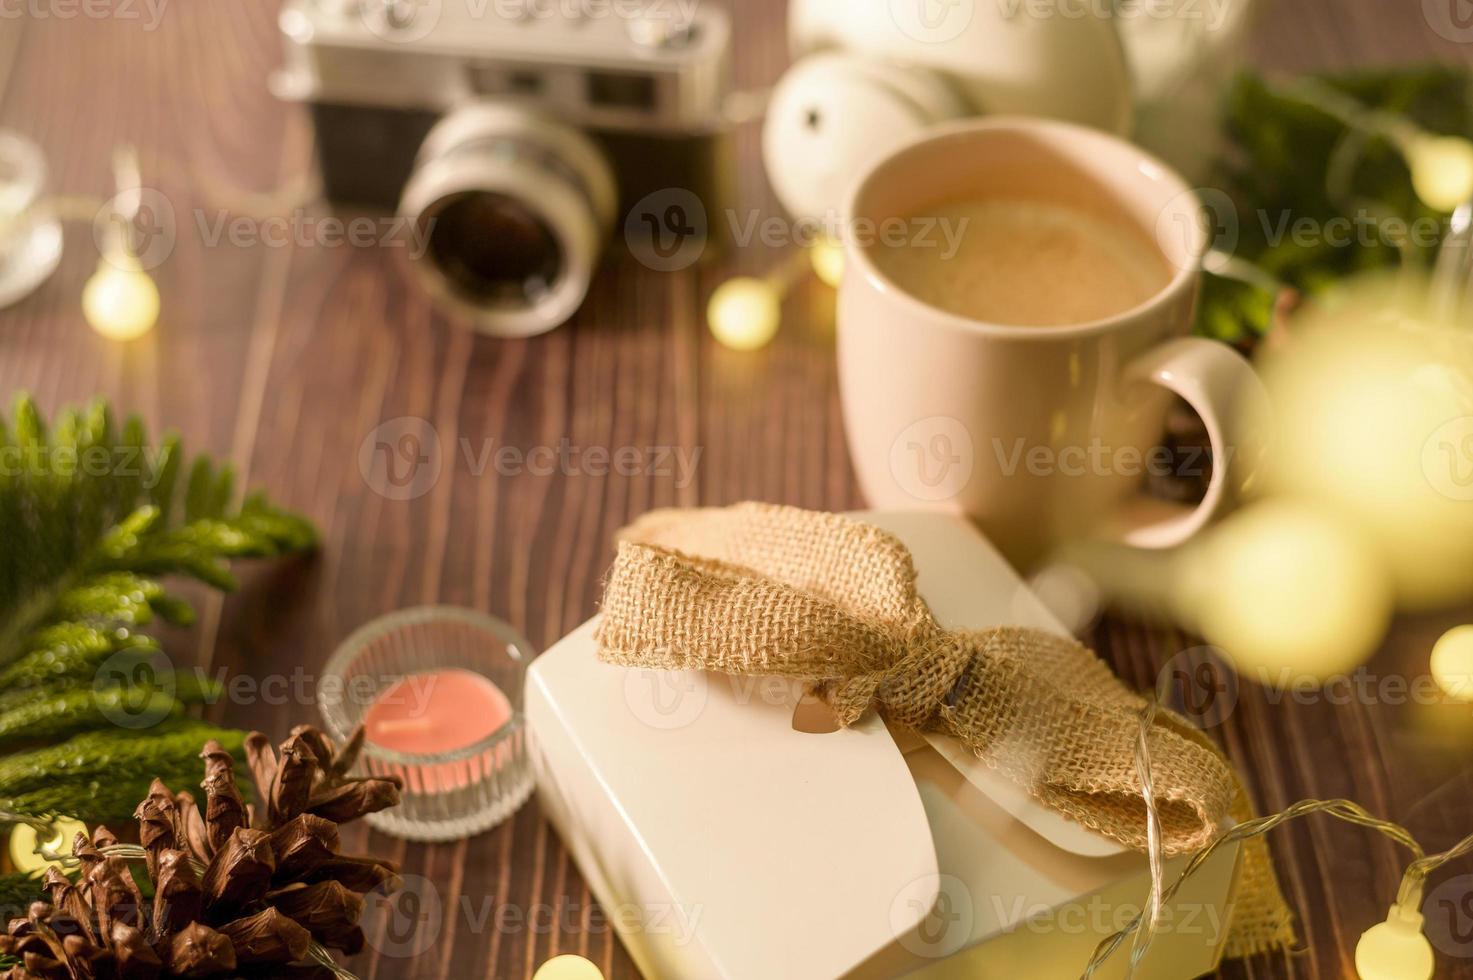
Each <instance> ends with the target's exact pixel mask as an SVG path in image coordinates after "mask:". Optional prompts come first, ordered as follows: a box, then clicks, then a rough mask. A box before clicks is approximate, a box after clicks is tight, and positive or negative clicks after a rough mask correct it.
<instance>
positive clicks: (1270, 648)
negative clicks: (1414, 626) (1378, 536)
mask: <svg viewBox="0 0 1473 980" xmlns="http://www.w3.org/2000/svg"><path fill="white" fill-rule="evenodd" d="M1181 568H1182V575H1181V576H1180V577H1179V579H1178V581H1177V584H1176V593H1175V596H1174V598H1175V601H1176V604H1177V605H1178V607H1179V608H1180V610H1181V611H1182V612H1183V613H1184V614H1185V615H1186V616H1187V617H1189V618H1190V619H1192V620H1194V621H1195V623H1196V625H1197V627H1198V628H1199V629H1200V631H1201V633H1202V635H1203V636H1204V637H1205V638H1206V639H1207V640H1208V641H1209V642H1210V643H1212V644H1214V645H1215V646H1218V647H1220V648H1222V650H1223V651H1224V652H1225V653H1227V655H1228V656H1229V658H1230V659H1231V660H1232V662H1233V665H1234V666H1235V667H1236V668H1237V669H1238V671H1239V673H1241V674H1244V675H1245V676H1247V677H1249V678H1251V679H1253V680H1256V681H1258V682H1260V683H1267V684H1276V685H1285V684H1293V683H1298V682H1300V681H1302V680H1324V679H1326V678H1330V677H1334V676H1337V675H1340V674H1343V673H1346V672H1348V671H1351V670H1353V669H1355V668H1356V667H1357V666H1359V665H1360V664H1362V663H1364V662H1365V661H1366V660H1367V659H1368V658H1369V657H1370V655H1371V654H1372V653H1373V652H1374V651H1375V649H1376V647H1377V646H1378V645H1379V644H1380V642H1381V640H1382V638H1383V637H1384V636H1385V633H1386V628H1387V625H1388V624H1389V622H1390V619H1391V607H1392V589H1391V583H1390V579H1389V577H1388V576H1387V574H1386V572H1385V569H1384V568H1383V566H1382V564H1381V561H1380V556H1379V555H1378V554H1377V553H1376V552H1375V550H1374V549H1373V548H1372V547H1370V545H1369V544H1368V543H1367V542H1366V541H1365V540H1363V539H1362V538H1361V537H1359V536H1357V534H1356V533H1355V532H1354V531H1353V530H1352V529H1351V528H1350V527H1348V526H1346V525H1345V524H1343V523H1341V522H1339V521H1336V520H1335V519H1334V518H1333V517H1332V516H1331V515H1330V514H1329V513H1326V512H1325V511H1324V510H1323V509H1321V508H1317V507H1315V506H1313V505H1310V504H1302V503H1295V502H1290V501H1287V500H1280V501H1274V502H1269V503H1261V504H1256V505H1254V506H1252V507H1250V508H1248V509H1247V510H1244V511H1242V512H1240V513H1238V514H1236V515H1234V516H1233V517H1232V518H1230V519H1229V520H1228V521H1226V522H1225V523H1224V524H1222V525H1221V526H1220V527H1219V528H1217V529H1216V530H1214V531H1213V532H1212V533H1211V535H1210V536H1209V537H1208V538H1207V539H1206V540H1205V541H1204V542H1203V543H1202V544H1201V545H1200V546H1199V547H1198V548H1197V549H1194V550H1193V551H1191V552H1189V553H1188V555H1187V556H1186V560H1185V561H1183V563H1182V565H1181Z"/></svg>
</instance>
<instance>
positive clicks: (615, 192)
mask: <svg viewBox="0 0 1473 980" xmlns="http://www.w3.org/2000/svg"><path fill="white" fill-rule="evenodd" d="M280 25H281V30H282V33H283V36H284V37H285V40H286V63H285V66H284V68H283V69H282V71H281V72H279V73H278V74H277V76H276V78H275V80H274V89H275V91H276V92H277V94H278V95H280V96H281V97H283V98H288V99H292V100H296V101H301V102H304V103H306V104H307V106H308V108H309V110H310V112H311V116H312V121H313V124H314V128H315V130H316V137H317V153H318V158H319V162H320V165H321V171H322V181H323V188H324V191H325V193H326V195H327V197H328V199H329V200H331V201H333V202H335V203H341V204H348V205H357V206H366V207H369V208H376V209H395V208H397V209H398V211H399V212H400V213H401V214H402V215H404V216H405V217H406V218H408V219H410V220H413V221H415V222H416V223H417V224H419V225H420V226H421V228H422V230H423V232H424V234H425V240H426V241H427V242H428V245H429V247H428V249H427V250H426V253H425V255H424V256H421V257H419V258H417V259H414V260H413V261H412V265H413V267H414V271H415V272H416V273H417V275H418V277H419V278H420V279H421V281H422V282H423V283H424V284H425V285H426V286H427V287H428V288H429V289H430V290H431V292H432V293H433V294H434V295H435V296H436V297H437V298H438V299H440V300H442V301H445V302H446V303H448V304H449V305H451V306H452V307H455V308H458V309H460V310H462V311H464V312H466V313H468V314H469V315H470V317H471V320H472V322H473V323H474V324H475V325H476V326H477V327H479V328H480V329H483V330H485V331H487V332H491V333H496V334H500V335H506V336H526V335H530V334H535V333H541V332H543V331H545V330H549V329H552V328H553V327H555V326H557V325H558V324H560V323H562V322H563V321H565V320H566V319H568V318H569V317H570V316H571V315H572V314H573V312H574V311H575V310H576V309H577V307H578V306H579V305H580V304H581V302H582V300H583V297H584V296H585V295H586V292H587V288H588V280H589V278H590V277H591V275H592V273H593V270H594V268H595V266H596V264H597V260H598V257H599V253H600V252H601V251H602V249H603V246H604V244H605V243H606V241H607V240H608V238H609V236H610V234H611V233H612V230H613V229H614V228H615V227H616V226H618V225H621V224H623V221H622V219H623V218H624V217H625V216H626V215H627V212H628V209H629V208H630V207H631V206H633V205H634V204H635V203H637V202H639V201H641V200H642V199H645V198H646V197H647V196H648V195H651V194H657V193H658V192H660V191H665V190H674V189H678V190H680V191H688V192H690V193H693V194H695V195H696V197H697V198H698V199H699V200H701V201H703V202H712V203H709V204H708V205H707V206H708V207H709V206H713V204H714V202H719V201H721V200H724V199H726V197H727V188H728V185H729V173H728V165H727V161H728V159H729V156H730V154H729V152H728V147H727V145H726V144H727V139H726V126H725V122H724V119H723V116H722V111H723V106H724V103H725V100H726V97H727V94H728V92H729V89H730V81H729V79H730V57H729V51H730V24H729V21H728V20H727V17H726V14H725V13H724V11H721V10H719V9H716V8H713V7H709V6H708V5H705V4H698V3H697V0H418V2H411V0H288V3H287V4H286V6H285V7H284V8H283V9H282V12H281V16H280ZM640 226H641V223H640V222H633V223H630V229H631V231H636V230H638V229H639V228H640Z"/></svg>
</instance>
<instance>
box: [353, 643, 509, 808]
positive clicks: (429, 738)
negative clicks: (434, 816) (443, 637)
mask: <svg viewBox="0 0 1473 980" xmlns="http://www.w3.org/2000/svg"><path fill="white" fill-rule="evenodd" d="M511 716H512V708H511V702H510V701H509V700H507V697H506V695H505V694H504V693H502V690H501V688H499V687H497V686H496V685H495V684H493V683H492V682H491V681H490V680H489V679H488V678H485V677H482V676H481V675H480V674H477V673H474V672H472V671H469V670H460V669H448V670H437V671H426V672H424V673H419V674H411V675H410V676H408V677H405V678H403V679H401V680H399V681H396V682H395V683H394V684H393V685H391V686H390V687H389V688H388V689H387V690H385V691H384V693H383V694H382V695H380V696H379V698H378V699H377V700H376V701H374V703H373V704H372V705H370V706H369V709H368V713H367V714H366V715H364V716H363V727H364V735H365V737H366V738H367V739H368V741H369V743H370V744H372V745H376V746H378V747H379V748H383V749H388V750H389V751H390V752H398V753H401V754H403V755H410V756H437V755H445V754H447V753H455V752H459V751H461V750H463V749H469V748H470V747H471V746H473V745H476V744H477V743H479V742H482V741H484V740H486V739H488V738H490V737H491V736H492V735H495V734H496V733H497V732H498V731H500V730H501V728H502V727H503V726H504V725H506V724H507V722H509V721H511ZM405 776H406V777H407V781H408V783H409V785H410V786H411V787H412V788H414V789H418V790H421V791H423V792H426V793H440V792H447V791H450V790H456V789H460V788H462V787H464V786H465V785H466V783H467V782H468V781H469V780H470V779H471V778H473V774H472V773H471V772H469V771H468V770H467V766H466V765H465V764H464V763H461V762H444V763H429V764H425V765H421V766H418V767H416V768H413V769H411V770H409V771H408V772H406V773H405Z"/></svg>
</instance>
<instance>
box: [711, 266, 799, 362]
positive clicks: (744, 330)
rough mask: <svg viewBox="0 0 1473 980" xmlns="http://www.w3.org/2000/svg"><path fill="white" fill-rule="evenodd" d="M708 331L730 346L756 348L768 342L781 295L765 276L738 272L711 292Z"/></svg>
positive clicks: (778, 317) (774, 333)
mask: <svg viewBox="0 0 1473 980" xmlns="http://www.w3.org/2000/svg"><path fill="white" fill-rule="evenodd" d="M707 317H708V319H709V321H710V326H711V333H712V334H713V335H714V336H715V337H716V339H717V340H718V341H720V342H721V344H722V345H724V346H726V347H730V348H731V349H732V350H741V351H750V350H758V349H759V348H762V347H765V346H767V345H768V344H769V343H771V342H772V338H773V337H775V336H777V328H778V324H779V322H781V320H782V297H781V294H780V293H779V292H778V289H777V287H776V286H775V285H773V284H772V283H770V282H768V281H767V280H765V279H754V278H750V277H746V276H739V277H737V278H736V279H729V280H727V281H726V282H724V283H722V284H721V285H720V286H718V287H717V288H716V291H715V292H714V293H712V294H711V302H710V305H709V306H708V307H707Z"/></svg>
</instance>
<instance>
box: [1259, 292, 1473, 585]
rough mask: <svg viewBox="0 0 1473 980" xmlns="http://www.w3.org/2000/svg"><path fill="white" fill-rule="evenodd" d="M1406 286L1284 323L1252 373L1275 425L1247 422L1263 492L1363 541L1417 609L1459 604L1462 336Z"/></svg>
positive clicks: (1465, 536) (1465, 579)
mask: <svg viewBox="0 0 1473 980" xmlns="http://www.w3.org/2000/svg"><path fill="white" fill-rule="evenodd" d="M1416 285H1417V287H1418V288H1416V289H1411V290H1409V289H1407V288H1405V287H1394V286H1392V285H1390V284H1388V283H1386V282H1368V283H1361V284H1358V285H1355V286H1352V287H1348V288H1347V290H1346V291H1345V292H1344V293H1343V294H1342V295H1340V296H1338V297H1337V298H1335V299H1334V300H1332V301H1329V302H1326V303H1321V304H1316V305H1315V306H1314V307H1313V308H1312V309H1309V310H1308V311H1306V312H1305V313H1303V314H1301V315H1300V316H1298V317H1296V318H1295V320H1294V321H1293V322H1292V323H1291V324H1290V328H1289V330H1288V331H1287V336H1288V341H1287V342H1286V343H1285V344H1284V345H1283V346H1282V348H1280V349H1277V350H1275V351H1273V352H1271V353H1270V354H1269V355H1267V356H1266V357H1265V358H1264V359H1263V360H1262V362H1261V364H1260V369H1261V374H1262V377H1263V380H1264V384H1265V385H1266V387H1267V388H1268V391H1269V395H1270V400H1271V403H1272V405H1273V412H1274V416H1275V417H1274V419H1273V422H1272V423H1268V422H1267V421H1260V422H1259V423H1257V424H1258V425H1259V426H1260V427H1261V428H1267V427H1268V426H1269V425H1270V424H1271V425H1272V429H1271V431H1272V433H1273V435H1272V438H1273V443H1274V447H1273V453H1272V457H1271V458H1272V465H1271V466H1270V468H1269V470H1268V472H1267V473H1266V474H1265V479H1264V480H1263V490H1264V491H1266V492H1267V493H1270V494H1282V495H1288V496H1293V497H1296V498H1299V499H1304V500H1311V501H1314V502H1315V505H1316V507H1318V508H1321V509H1324V510H1326V511H1332V512H1334V513H1335V515H1336V516H1337V517H1338V519H1339V520H1341V521H1342V522H1344V523H1345V524H1347V525H1348V526H1351V527H1353V528H1354V529H1355V530H1356V531H1358V532H1360V533H1362V534H1364V535H1366V536H1367V538H1368V539H1369V540H1370V541H1371V543H1372V544H1373V545H1374V546H1375V548H1376V549H1377V550H1378V552H1379V553H1380V555H1381V558H1382V560H1383V561H1384V563H1385V565H1386V567H1387V568H1388V570H1389V572H1390V574H1391V577H1392V579H1393V581H1394V582H1395V585H1396V590H1397V596H1398V599H1399V601H1400V604H1401V605H1402V606H1403V607H1405V608H1408V609H1413V610H1422V609H1430V608H1439V607H1446V606H1448V605H1451V604H1454V603H1458V602H1461V601H1465V600H1467V599H1469V598H1473V506H1470V501H1473V340H1470V336H1469V335H1468V334H1467V331H1466V330H1455V329H1454V328H1453V327H1452V326H1451V325H1450V324H1448V323H1446V322H1441V321H1439V320H1437V319H1436V318H1435V317H1433V316H1432V315H1431V314H1430V313H1429V312H1427V311H1428V308H1429V307H1428V306H1427V304H1426V301H1425V298H1426V296H1427V295H1428V291H1427V290H1426V289H1425V283H1417V284H1416ZM1464 425H1466V427H1467V429H1468V432H1467V434H1466V435H1467V437H1468V438H1465V437H1464V434H1463V433H1462V429H1461V427H1462V426H1464ZM1464 483H1466V484H1467V486H1466V487H1465V486H1464ZM1465 491H1466V492H1465Z"/></svg>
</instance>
